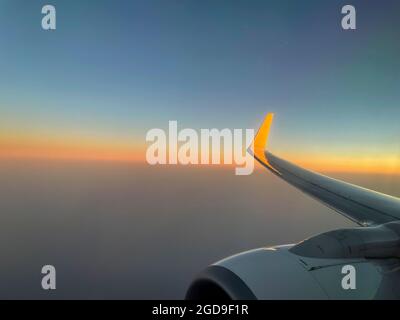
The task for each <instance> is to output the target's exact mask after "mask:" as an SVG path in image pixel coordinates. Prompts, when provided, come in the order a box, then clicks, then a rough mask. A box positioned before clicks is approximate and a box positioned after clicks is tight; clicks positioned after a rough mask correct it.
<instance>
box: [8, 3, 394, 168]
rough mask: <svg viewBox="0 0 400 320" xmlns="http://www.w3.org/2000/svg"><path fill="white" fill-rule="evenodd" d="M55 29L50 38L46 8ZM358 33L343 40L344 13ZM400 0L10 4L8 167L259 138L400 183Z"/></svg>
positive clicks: (311, 160) (320, 164)
mask: <svg viewBox="0 0 400 320" xmlns="http://www.w3.org/2000/svg"><path fill="white" fill-rule="evenodd" d="M47 3H51V4H53V5H55V6H56V9H57V30H56V31H55V32H47V31H43V30H42V29H41V24H40V23H41V17H42V15H41V7H42V6H43V5H44V4H47ZM348 3H351V4H353V5H355V7H356V9H357V30H356V31H343V30H342V29H341V25H340V20H341V17H342V15H341V13H340V11H341V7H342V6H343V5H345V4H348ZM399 12H400V2H399V1H396V0H393V1H389V0H386V1H377V0H374V1H372V0H371V1H354V0H352V1H301V2H300V1H294V0H292V1H289V0H287V1H282V0H279V1H278V0H276V1H265V0H260V1H244V0H243V1H239V0H238V1H222V0H221V1H208V0H206V1H203V0H202V1H189V0H186V1H172V0H168V1H167V0H162V1H161V0H159V1H153V0H151V1H123V0H121V1H79V2H78V1H65V0H64V1H55V0H54V1H47V2H44V1H36V0H32V1H29V2H28V1H22V0H0V39H1V51H0V146H1V148H0V153H1V155H2V156H15V155H18V156H22V157H23V156H28V155H29V154H35V155H38V154H43V156H45V157H51V156H56V157H61V158H63V157H74V158H78V159H79V158H84V157H86V156H87V157H90V156H93V157H94V158H104V159H108V158H113V156H112V155H113V154H117V155H118V156H116V157H117V158H118V157H120V158H124V157H126V158H130V157H131V155H132V152H133V153H134V156H132V157H133V158H141V157H143V156H144V148H145V134H146V132H147V130H149V129H151V128H154V127H160V128H167V125H168V120H178V123H179V125H180V127H181V128H183V127H192V128H213V127H216V128H225V127H228V128H257V127H258V126H259V124H260V122H261V121H262V118H263V116H264V115H265V113H266V112H269V111H273V112H275V113H276V117H275V122H274V126H273V129H272V132H271V135H272V137H271V145H270V146H271V148H272V149H273V150H274V151H276V153H278V154H281V155H286V156H291V157H292V158H293V159H297V160H298V161H299V162H302V163H304V164H307V165H309V166H311V167H314V168H320V169H322V170H324V169H325V170H329V169H335V168H336V169H338V170H339V169H340V170H344V171H346V170H350V171H352V170H355V171H357V170H358V169H365V170H366V171H368V170H370V171H379V170H382V171H384V172H389V173H400V142H399V137H400V126H399V121H400V106H399V101H400V99H399V98H400V60H399V56H400V42H399V39H400V19H399Z"/></svg>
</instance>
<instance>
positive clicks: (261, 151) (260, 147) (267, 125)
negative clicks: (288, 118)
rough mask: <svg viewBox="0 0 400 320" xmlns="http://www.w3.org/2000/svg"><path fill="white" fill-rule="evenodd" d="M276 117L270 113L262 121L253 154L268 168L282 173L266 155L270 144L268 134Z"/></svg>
mask: <svg viewBox="0 0 400 320" xmlns="http://www.w3.org/2000/svg"><path fill="white" fill-rule="evenodd" d="M273 119H274V114H273V113H268V114H267V115H266V117H265V119H264V122H263V123H262V125H261V127H260V129H258V132H257V134H256V136H255V138H254V141H253V155H254V158H256V159H257V160H258V161H259V162H260V163H261V164H262V165H264V166H266V167H267V168H268V169H270V170H271V171H273V172H274V173H277V174H280V172H279V171H278V170H276V169H275V168H273V167H272V166H271V164H270V163H269V161H268V159H267V158H266V156H265V151H266V150H267V145H268V136H269V132H270V129H271V125H272V121H273Z"/></svg>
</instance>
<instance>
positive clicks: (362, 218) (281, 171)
mask: <svg viewBox="0 0 400 320" xmlns="http://www.w3.org/2000/svg"><path fill="white" fill-rule="evenodd" d="M272 120H273V114H272V113H269V114H268V115H267V116H266V118H265V120H264V122H263V124H262V125H261V127H260V129H259V131H258V133H257V135H256V137H255V139H254V143H253V150H249V151H251V152H252V153H253V155H254V157H255V159H257V160H258V161H259V162H260V163H261V164H262V165H263V166H264V167H266V168H267V169H268V170H270V171H271V172H272V173H273V174H275V175H277V176H278V177H280V178H281V179H283V180H285V181H286V182H288V183H289V184H291V185H292V186H294V187H296V188H297V189H299V190H301V191H302V192H304V193H306V194H308V195H309V196H311V197H313V198H314V199H317V200H318V201H320V202H322V203H323V204H325V205H326V206H328V207H330V208H332V209H334V210H335V211H337V212H339V213H340V214H342V215H343V216H345V217H347V218H349V219H351V220H353V221H354V222H356V223H357V224H359V225H360V226H373V225H378V224H382V223H387V222H391V221H397V220H400V199H399V198H396V197H392V196H389V195H386V194H382V193H379V192H376V191H372V190H369V189H366V188H362V187H359V186H356V185H353V184H350V183H347V182H344V181H340V180H337V179H333V178H330V177H327V176H325V175H322V174H319V173H316V172H313V171H310V170H307V169H304V168H301V167H299V166H297V165H295V164H293V163H291V162H289V161H286V160H284V159H281V158H279V157H277V156H275V155H273V154H272V153H270V152H269V151H267V141H268V135H269V131H270V127H271V125H272Z"/></svg>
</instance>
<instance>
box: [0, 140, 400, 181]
mask: <svg viewBox="0 0 400 320" xmlns="http://www.w3.org/2000/svg"><path fill="white" fill-rule="evenodd" d="M145 153H146V145H145V144H143V143H142V144H141V143H139V142H133V143H130V142H129V141H127V140H125V141H119V140H118V141H116V140H113V139H104V138H101V139H100V138H88V137H86V138H79V137H75V138H74V137H62V136H58V137H54V136H53V137H51V138H48V137H47V136H40V135H30V136H29V138H27V137H26V136H25V135H4V134H3V135H0V158H3V159H4V158H8V159H9V158H18V159H54V160H56V159H60V160H61V159H62V160H78V161H79V160H98V161H123V162H139V163H144V162H145ZM277 155H278V156H280V157H282V158H285V159H287V160H289V161H292V162H294V163H296V164H298V165H301V166H303V167H305V168H308V169H311V170H315V171H324V172H354V173H383V174H400V158H399V157H398V156H396V155H394V154H393V155H365V154H358V155H357V154H351V155H349V154H345V155H335V154H328V153H315V151H314V152H312V153H309V152H306V151H305V152H304V154H297V153H296V154H295V153H289V152H279V153H277ZM233 166H235V165H233ZM227 167H228V166H227ZM229 167H232V165H229Z"/></svg>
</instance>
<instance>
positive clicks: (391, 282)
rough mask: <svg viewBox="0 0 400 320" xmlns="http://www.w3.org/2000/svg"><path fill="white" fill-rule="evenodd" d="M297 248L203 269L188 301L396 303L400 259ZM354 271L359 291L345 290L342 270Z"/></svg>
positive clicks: (255, 253) (236, 258)
mask: <svg viewBox="0 0 400 320" xmlns="http://www.w3.org/2000/svg"><path fill="white" fill-rule="evenodd" d="M292 247H293V245H287V246H279V247H274V248H261V249H256V250H252V251H248V252H244V253H241V254H238V255H235V256H232V257H229V258H227V259H224V260H221V261H219V262H217V263H215V264H213V265H212V266H210V267H208V268H207V269H206V270H204V271H203V272H202V273H201V274H200V275H199V276H198V277H197V278H196V279H195V280H194V281H193V282H192V284H191V286H190V287H189V289H188V291H187V294H186V299H190V300H202V299H215V300H227V299H232V300H253V299H285V300H286V299H302V300H304V299H318V300H321V299H396V298H397V299H398V298H400V281H399V279H400V274H399V272H400V271H399V267H400V262H399V259H382V260H381V259H373V260H371V259H366V258H356V259H319V258H314V257H303V256H299V255H297V254H295V253H293V252H291V250H290V249H291V248H292ZM345 265H352V266H354V268H355V270H356V288H355V289H350V290H347V289H344V288H343V286H342V280H343V278H344V277H345V276H346V274H343V269H342V268H343V267H344V266H345Z"/></svg>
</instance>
